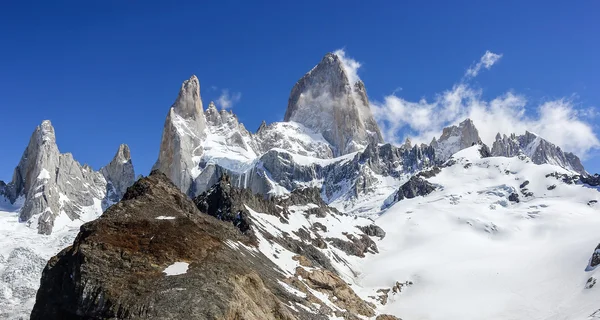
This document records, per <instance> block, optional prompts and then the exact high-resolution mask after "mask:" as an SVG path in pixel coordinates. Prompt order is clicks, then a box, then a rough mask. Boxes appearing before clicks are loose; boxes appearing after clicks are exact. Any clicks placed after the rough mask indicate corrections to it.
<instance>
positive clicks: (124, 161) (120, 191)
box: [100, 144, 135, 202]
mask: <svg viewBox="0 0 600 320" xmlns="http://www.w3.org/2000/svg"><path fill="white" fill-rule="evenodd" d="M100 173H102V175H103V176H104V178H105V179H106V181H107V186H106V196H107V197H108V198H109V200H110V201H111V202H118V201H119V200H121V198H122V197H123V195H124V194H125V192H126V191H127V188H128V187H129V186H131V185H132V184H133V182H134V181H135V172H134V170H133V164H132V162H131V152H130V151H129V147H128V146H127V145H126V144H122V145H120V146H119V150H117V153H116V154H115V157H114V158H113V160H112V161H111V162H110V163H109V164H108V165H107V166H105V167H103V168H102V169H100Z"/></svg>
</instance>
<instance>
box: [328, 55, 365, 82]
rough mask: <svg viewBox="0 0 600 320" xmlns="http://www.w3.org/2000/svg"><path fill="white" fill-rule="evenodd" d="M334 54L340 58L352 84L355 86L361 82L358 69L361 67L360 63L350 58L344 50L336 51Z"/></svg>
mask: <svg viewBox="0 0 600 320" xmlns="http://www.w3.org/2000/svg"><path fill="white" fill-rule="evenodd" d="M333 53H334V54H335V55H336V56H338V58H340V61H341V62H342V66H343V67H344V71H346V75H348V81H350V84H355V83H356V82H357V81H358V80H360V78H359V77H358V69H359V68H360V67H361V64H360V62H358V61H356V60H354V59H352V58H350V57H348V56H347V55H346V51H345V50H344V49H338V50H335V51H334V52H333Z"/></svg>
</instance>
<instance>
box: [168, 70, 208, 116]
mask: <svg viewBox="0 0 600 320" xmlns="http://www.w3.org/2000/svg"><path fill="white" fill-rule="evenodd" d="M173 111H175V112H176V113H177V114H178V115H180V116H182V117H184V118H196V117H198V116H200V115H202V112H203V109H202V100H201V99H200V82H199V81H198V78H197V77H196V76H195V75H192V76H191V77H190V78H189V79H188V80H185V81H184V82H183V83H182V84H181V89H180V90H179V96H178V97H177V100H175V103H174V104H173Z"/></svg>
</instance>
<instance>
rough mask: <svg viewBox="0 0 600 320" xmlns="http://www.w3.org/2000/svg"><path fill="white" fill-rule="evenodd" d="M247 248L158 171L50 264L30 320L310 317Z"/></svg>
mask: <svg viewBox="0 0 600 320" xmlns="http://www.w3.org/2000/svg"><path fill="white" fill-rule="evenodd" d="M232 244H237V245H232ZM249 244H250V240H249V238H248V237H247V236H245V235H243V234H242V233H240V232H239V231H238V230H237V229H235V228H234V227H233V226H232V225H231V224H230V223H226V222H222V221H219V220H217V219H215V218H214V217H211V216H209V215H206V214H203V213H201V212H199V211H198V209H197V208H196V206H195V205H194V203H193V202H192V201H191V200H189V199H188V198H187V197H186V196H185V195H184V194H183V193H181V192H180V191H179V190H178V188H177V187H175V186H174V185H173V184H172V183H171V182H170V181H169V179H168V178H167V177H166V176H165V175H164V174H161V173H158V172H155V173H153V174H152V175H151V176H149V177H147V178H143V179H141V180H139V181H138V182H136V184H135V185H133V186H132V187H130V188H129V189H128V190H127V193H126V194H125V196H124V198H123V201H121V202H119V203H118V204H116V205H113V206H112V207H110V208H109V209H108V210H107V211H106V212H105V213H104V214H103V215H102V216H101V217H100V218H99V219H97V220H95V221H93V222H90V223H87V224H85V225H83V226H82V227H81V231H80V233H79V235H78V236H77V238H76V240H75V241H74V243H73V245H72V246H71V247H68V248H66V249H65V250H63V251H62V252H60V253H59V254H58V255H57V256H55V257H53V258H52V259H51V260H50V261H49V262H48V264H47V266H46V268H45V269H44V272H43V275H42V280H41V287H40V289H39V291H38V293H37V299H36V304H35V306H34V309H33V311H32V314H31V319H114V318H118V319H222V320H233V319H236V320H237V319H248V320H268V319H273V320H275V319H285V320H292V319H311V318H310V317H311V316H314V315H311V314H303V313H302V312H303V311H302V310H300V311H294V310H291V309H289V308H288V307H287V306H286V304H284V303H283V302H285V303H293V302H294V301H299V302H301V301H300V300H299V299H300V298H298V297H297V296H294V295H292V294H290V293H289V292H287V291H286V290H285V289H284V288H283V287H281V285H279V284H278V283H277V281H278V280H280V279H281V274H280V273H279V272H278V271H276V270H277V267H276V266H275V265H273V264H272V263H271V262H270V261H269V260H268V259H267V258H265V257H264V256H262V255H261V254H256V251H254V249H253V248H252V247H251V246H249ZM250 253H252V254H250ZM176 262H185V263H188V264H189V266H188V270H187V272H185V273H183V274H179V275H167V274H166V273H165V272H164V270H165V269H166V268H167V267H168V266H171V265H173V264H174V263H176Z"/></svg>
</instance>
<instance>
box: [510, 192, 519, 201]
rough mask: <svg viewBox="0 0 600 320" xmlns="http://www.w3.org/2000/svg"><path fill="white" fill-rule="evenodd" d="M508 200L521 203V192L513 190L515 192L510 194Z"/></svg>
mask: <svg viewBox="0 0 600 320" xmlns="http://www.w3.org/2000/svg"><path fill="white" fill-rule="evenodd" d="M508 201H511V202H516V203H519V202H520V200H519V194H517V193H514V192H513V193H511V194H510V195H509V196H508Z"/></svg>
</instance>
